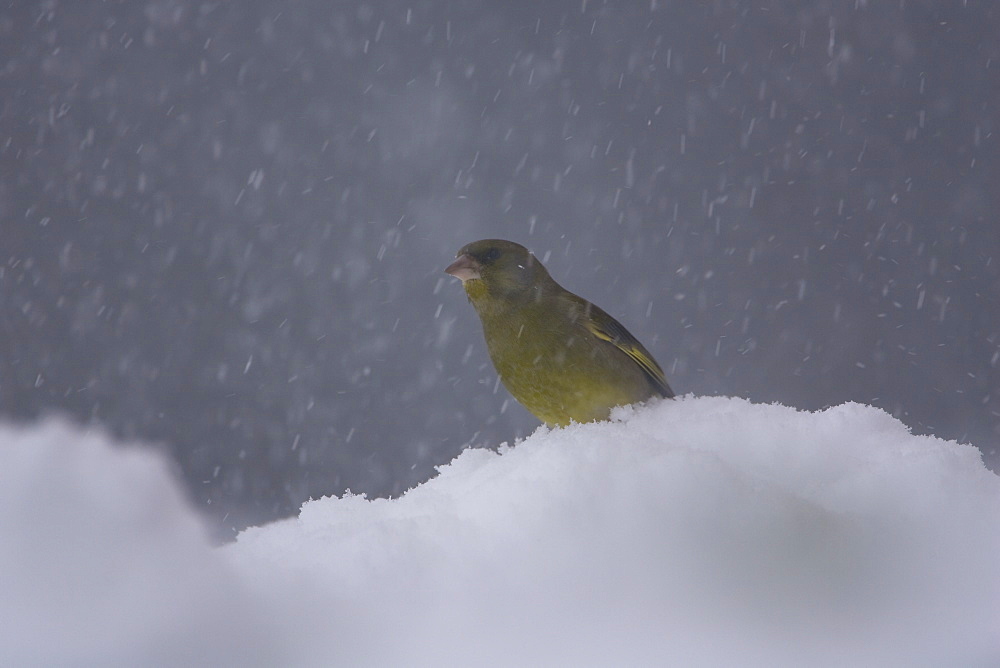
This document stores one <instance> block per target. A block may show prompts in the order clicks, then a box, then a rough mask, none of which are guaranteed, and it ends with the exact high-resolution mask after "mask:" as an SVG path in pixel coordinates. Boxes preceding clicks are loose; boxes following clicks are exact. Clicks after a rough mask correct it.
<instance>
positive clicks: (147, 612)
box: [0, 421, 285, 666]
mask: <svg viewBox="0 0 1000 668" xmlns="http://www.w3.org/2000/svg"><path fill="white" fill-rule="evenodd" d="M0 573H2V574H3V576H2V583H3V584H2V585H0V665H3V666H83V665H88V666H89V665H93V666H160V665H177V666H181V665H186V666H196V665H216V666H224V665H279V664H280V661H279V660H278V659H279V657H280V656H282V655H283V654H284V653H285V652H284V650H282V649H280V648H279V647H278V644H277V643H276V642H275V638H274V637H273V635H272V634H269V633H266V632H265V631H266V628H267V627H266V626H265V621H266V619H265V617H264V614H263V612H264V611H263V607H262V606H260V605H259V604H256V603H255V601H254V598H253V597H252V596H251V594H250V593H248V592H247V591H246V589H245V587H243V584H242V583H241V582H240V581H239V579H238V577H237V576H236V574H234V573H233V572H232V568H231V567H230V566H229V565H228V564H227V563H226V562H225V559H223V558H222V556H221V555H220V554H218V552H217V550H214V549H213V548H212V547H211V546H210V545H209V543H208V540H207V538H206V533H205V531H204V528H203V526H202V524H201V521H200V518H199V517H198V516H197V514H196V513H195V512H194V511H193V510H192V509H191V508H190V507H189V506H188V504H187V503H186V502H185V500H184V499H183V497H182V494H181V492H180V487H179V485H178V484H177V483H176V482H175V480H174V479H173V477H172V476H171V475H170V471H169V468H168V466H167V462H166V461H165V460H164V459H163V458H162V457H160V456H159V455H158V454H157V453H155V452H153V451H152V450H148V449H140V448H127V449H123V448H118V447H112V446H111V445H110V444H109V439H108V438H107V437H106V436H105V435H103V434H101V433H99V432H91V431H84V430H82V429H81V428H79V427H74V426H71V425H69V424H68V423H64V422H61V421H48V422H45V423H42V424H39V425H37V426H34V427H30V428H18V427H10V426H0Z"/></svg>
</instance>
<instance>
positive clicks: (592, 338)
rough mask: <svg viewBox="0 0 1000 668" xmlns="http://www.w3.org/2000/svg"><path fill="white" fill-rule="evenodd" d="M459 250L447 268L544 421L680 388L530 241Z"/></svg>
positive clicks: (498, 363)
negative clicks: (546, 263) (558, 276)
mask: <svg viewBox="0 0 1000 668" xmlns="http://www.w3.org/2000/svg"><path fill="white" fill-rule="evenodd" d="M456 257H457V259H456V260H455V261H454V262H453V263H452V264H451V265H450V266H449V267H448V268H447V269H445V272H447V273H448V274H451V275H452V276H454V277H456V278H459V279H461V281H462V285H463V287H464V288H465V293H466V294H467V295H468V297H469V301H470V302H471V303H472V305H473V306H474V307H475V309H476V312H477V313H478V314H479V319H480V320H481V321H482V324H483V334H484V335H485V337H486V347H487V348H488V349H489V353H490V359H492V360H493V366H495V367H496V370H497V373H498V374H500V380H501V381H502V382H503V384H504V387H506V388H507V390H509V391H510V393H511V394H512V395H513V396H514V398H515V399H517V400H518V401H519V402H520V403H521V404H522V405H523V406H524V407H525V408H527V409H528V410H529V411H531V412H532V413H533V414H534V415H535V417H537V418H538V419H540V420H541V421H542V422H545V423H546V424H547V425H549V426H565V425H567V424H569V423H570V422H571V421H573V422H591V421H593V420H604V419H607V418H608V416H609V414H610V413H611V409H612V408H614V407H615V406H621V405H625V404H632V403H636V402H639V401H645V400H647V399H650V398H652V397H665V398H671V397H673V396H674V393H673V391H672V390H671V389H670V386H669V385H667V381H666V378H665V377H664V375H663V370H662V369H661V368H660V365H659V364H657V363H656V360H654V359H653V356H652V355H650V354H649V351H647V350H646V349H645V348H644V347H643V345H642V344H641V343H639V341H638V340H636V338H635V337H634V336H632V335H631V334H630V333H629V331H628V330H627V329H625V327H624V326H622V324H621V323H619V322H618V321H617V320H615V319H614V318H612V317H611V316H610V315H608V314H607V313H605V312H604V311H603V310H601V309H600V308H598V307H597V306H595V305H594V304H591V303H590V302H588V301H587V300H585V299H583V298H581V297H578V296H576V295H574V294H573V293H572V292H569V291H568V290H566V289H565V288H563V287H562V286H561V285H559V284H558V283H556V282H555V280H554V279H553V278H552V277H551V276H550V275H549V272H548V271H546V269H545V267H543V266H542V263H541V262H539V261H538V260H537V259H536V258H535V256H534V255H532V254H531V252H529V251H528V249H527V248H525V247H524V246H522V245H520V244H516V243H514V242H512V241H504V240H502V239H484V240H482V241H474V242H472V243H471V244H468V245H466V246H464V247H463V248H462V249H461V250H459V251H458V253H457V256H456Z"/></svg>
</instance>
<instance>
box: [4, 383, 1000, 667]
mask: <svg viewBox="0 0 1000 668" xmlns="http://www.w3.org/2000/svg"><path fill="white" fill-rule="evenodd" d="M0 460H2V461H0V536H2V538H0V540H2V543H0V573H3V574H4V579H3V582H4V584H3V585H2V587H3V589H2V595H0V620H2V623H0V664H2V665H33V664H67V663H73V664H76V665H81V664H85V665H96V664H104V665H110V664H114V663H117V664H123V663H128V664H143V665H162V664H178V665H254V664H256V665H283V666H296V665H302V666H313V665H316V666H321V665H322V666H333V665H350V666H355V665H407V666H414V665H512V666H514V665H574V666H579V665H616V666H621V665H683V666H718V665H727V666H804V665H808V666H848V665H850V666H853V665H871V666H942V665H955V666H958V665H961V666H994V665H1000V478H998V477H997V476H996V475H994V474H992V473H991V472H989V471H988V470H987V469H986V468H985V467H984V466H983V464H982V461H981V458H980V456H979V452H978V450H976V449H975V448H973V447H972V446H969V445H960V444H957V443H954V442H947V441H942V440H939V439H936V438H933V437H926V436H913V435H911V434H910V433H909V432H908V430H907V429H906V427H905V426H904V425H903V424H902V423H900V422H898V421H897V420H895V419H893V418H892V417H890V416H889V415H887V414H886V413H884V412H882V411H880V410H877V409H874V408H870V407H867V406H862V405H858V404H845V405H843V406H838V407H835V408H832V409H829V410H826V411H822V412H818V413H808V412H798V411H795V410H794V409H791V408H787V407H784V406H779V405H755V404H751V403H749V402H747V401H744V400H742V399H729V398H714V397H702V398H684V399H679V400H674V401H665V402H662V403H659V404H657V405H653V406H649V407H646V408H640V409H635V410H633V409H620V410H618V411H617V412H616V414H615V415H614V419H613V420H612V421H611V422H605V423H598V424H589V425H574V426H571V427H569V428H566V429H559V430H551V431H550V430H547V429H544V428H541V429H539V430H538V431H537V432H536V433H535V434H533V435H532V436H530V437H529V438H527V439H525V440H524V441H522V442H520V443H518V444H516V445H515V446H514V447H510V448H508V447H501V449H500V452H499V453H495V452H491V451H488V450H482V449H470V450H466V451H465V452H464V453H463V454H462V455H461V456H459V457H458V458H457V459H455V460H454V461H453V462H452V463H451V464H449V465H447V466H445V467H442V469H441V473H440V475H439V476H438V477H436V478H434V479H433V480H430V481H428V482H426V483H424V484H422V485H420V486H418V487H417V488H415V489H413V490H411V491H410V492H408V493H407V494H405V495H404V496H403V497H401V498H398V499H392V500H385V499H376V500H372V501H368V500H365V499H364V498H363V497H360V496H350V495H349V496H346V497H345V498H342V499H338V498H323V499H319V500H314V501H310V502H308V503H306V504H304V505H303V507H302V510H301V512H300V514H299V516H298V517H297V518H294V519H289V520H285V521H283V522H278V523H275V524H272V525H268V526H264V527H259V528H253V529H249V530H247V531H245V532H243V533H242V534H240V536H239V538H238V541H237V542H236V543H235V544H233V545H229V546H226V547H224V548H220V549H213V548H210V547H209V546H208V543H207V540H206V539H205V538H204V532H203V531H202V528H201V526H200V522H199V519H198V517H197V515H196V514H195V512H194V511H193V510H191V509H190V507H189V506H188V505H187V504H186V503H185V502H183V500H182V499H181V495H180V493H179V492H178V491H177V489H178V487H177V485H176V483H175V482H174V481H173V479H172V476H171V475H170V473H169V470H168V467H167V466H166V465H165V464H164V462H163V461H162V460H161V459H160V458H159V457H158V456H155V455H154V454H152V453H151V452H149V451H146V450H139V449H135V448H131V449H121V448H118V447H112V446H111V445H109V444H108V442H107V439H106V438H104V437H102V436H100V435H95V434H87V433H83V432H80V431H79V430H74V429H72V428H70V427H68V426H66V425H62V424H58V423H57V424H52V423H46V424H42V425H39V426H37V427H33V428H26V429H13V428H4V429H0ZM191 657H197V658H196V659H195V660H192V658H191ZM220 657H224V660H222V659H220Z"/></svg>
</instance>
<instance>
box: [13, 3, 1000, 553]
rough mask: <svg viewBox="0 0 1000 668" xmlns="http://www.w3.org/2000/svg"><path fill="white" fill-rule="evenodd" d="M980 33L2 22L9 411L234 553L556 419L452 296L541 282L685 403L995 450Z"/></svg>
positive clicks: (804, 17) (794, 27)
mask: <svg viewBox="0 0 1000 668" xmlns="http://www.w3.org/2000/svg"><path fill="white" fill-rule="evenodd" d="M998 15H1000V10H998V9H997V7H996V6H995V5H994V3H992V2H974V1H972V2H962V3H959V2H954V3H938V2H930V1H927V2H919V1H913V0H909V1H907V2H892V3H890V2H864V1H861V0H843V1H838V0H830V1H826V2H819V1H816V2H803V1H800V2H778V1H763V2H761V1H758V2H752V3H751V2H739V1H732V2H710V3H691V2H668V1H666V0H653V1H652V2H641V3H640V2H615V3H612V2H601V1H598V0H589V1H584V2H580V1H576V2H567V3H563V2H546V3H538V2H527V1H526V2H499V1H498V2H476V1H467V2H412V3H406V2H401V3H364V2H350V1H348V2H338V3H329V2H325V1H321V0H315V1H308V2H295V3H286V2H262V1H248V2H181V1H170V0H159V1H150V2H103V3H76V2H55V1H48V2H11V3H7V4H6V5H5V6H4V7H3V8H2V9H0V90H2V96H0V250H2V256H0V307H2V311H0V413H2V415H3V416H5V417H6V418H8V419H20V420H23V419H31V418H34V417H36V416H38V415H40V414H45V413H49V412H60V413H63V414H67V415H69V416H71V417H73V418H74V419H75V420H77V421H79V422H83V423H90V422H93V423H96V424H100V425H103V426H105V427H107V428H109V429H110V430H111V431H113V432H114V433H115V434H118V435H120V436H122V437H125V438H130V439H132V438H136V439H142V440H147V441H152V442H157V443H160V444H162V446H163V447H165V448H167V449H168V450H169V451H170V452H171V453H172V454H173V456H174V458H175V460H176V461H177V462H178V465H179V468H180V471H181V472H182V474H183V476H184V478H185V479H186V481H187V482H188V485H189V489H190V490H191V495H192V499H193V500H194V502H195V504H196V505H198V506H199V507H202V508H204V509H205V510H206V512H207V513H208V514H209V515H210V516H211V517H212V518H213V520H214V521H215V523H216V525H217V526H218V527H219V535H220V536H228V535H231V531H232V529H233V528H238V527H242V526H245V525H246V524H248V523H260V522H262V521H265V520H267V519H272V518H276V517H280V516H285V515H289V514H291V513H293V512H294V510H295V509H296V508H297V506H298V504H299V503H300V502H301V501H303V500H304V499H306V498H308V497H309V496H314V497H315V496H320V495H325V494H334V493H337V494H339V493H341V492H343V491H344V490H345V489H346V488H350V489H352V490H353V491H355V492H367V493H369V495H387V494H393V495H396V494H399V493H401V492H403V491H404V490H405V489H407V488H408V487H410V486H412V485H414V484H416V483H419V482H420V481H423V480H426V479H427V478H428V477H430V476H431V475H433V467H434V466H435V465H439V464H442V463H444V462H447V461H448V460H449V459H451V458H452V457H453V456H454V455H456V454H457V453H458V452H459V451H461V450H462V449H463V448H464V447H466V446H467V445H468V444H470V443H472V444H474V445H485V446H493V445H496V444H497V443H499V442H500V441H502V440H510V439H512V438H514V437H516V436H519V435H524V434H526V433H529V432H530V431H531V430H532V429H533V428H534V426H535V425H536V421H535V420H534V418H532V417H531V416H530V415H529V414H527V413H526V412H525V411H524V410H523V409H522V408H520V407H519V406H518V405H516V404H515V403H514V402H513V400H512V399H510V398H509V396H508V395H507V394H506V393H505V392H504V390H503V389H502V387H501V388H500V389H499V390H497V391H496V392H494V387H495V385H496V383H495V380H496V377H495V374H494V372H493V370H492V367H491V366H490V364H489V361H488V358H487V356H486V351H485V346H484V344H483V342H482V340H481V334H480V331H479V323H478V320H477V319H476V317H475V314H474V312H473V311H472V308H471V307H470V306H469V305H468V304H467V303H466V301H465V297H464V294H463V293H462V290H461V288H460V286H459V285H458V283H457V281H454V280H452V279H449V278H448V277H447V276H445V275H444V274H442V273H441V270H442V269H443V268H444V267H445V266H446V265H447V264H448V263H449V262H450V260H451V258H452V257H453V255H454V253H455V251H456V250H457V249H458V248H459V247H460V246H462V245H463V244H465V243H467V242H468V241H472V240H474V239H478V238H483V237H505V238H509V239H513V240H515V241H519V242H521V243H524V244H526V245H528V246H529V247H530V248H532V249H533V250H534V251H535V252H536V254H537V255H538V256H539V257H540V258H541V259H543V261H545V262H546V264H547V266H548V267H549V269H550V271H551V272H552V273H553V275H554V276H555V277H556V278H557V280H559V281H560V282H562V283H563V284H564V285H565V286H566V287H567V288H569V289H571V290H573V291H574V292H577V293H578V294H581V295H582V296H584V297H587V298H589V299H591V300H593V301H595V302H596V303H597V304H599V305H601V306H602V307H604V308H605V309H606V310H608V311H609V312H610V313H611V314H612V315H614V316H615V317H617V318H619V319H620V320H621V321H622V322H623V323H624V324H625V325H626V326H627V327H628V328H629V329H630V330H631V331H632V332H633V333H634V334H636V335H637V336H638V337H639V338H640V339H641V340H642V341H643V342H644V343H645V344H646V346H647V347H648V348H650V350H651V351H652V352H653V353H654V355H656V357H657V358H658V359H659V361H660V363H661V365H662V366H663V367H664V368H665V369H666V370H667V374H668V378H669V380H670V383H671V385H672V386H673V387H674V389H675V390H677V391H678V392H680V393H687V392H694V393H696V394H726V395H739V396H745V397H749V398H751V399H753V400H756V401H780V402H783V403H786V404H789V405H793V406H796V407H800V408H808V409H815V408H820V407H823V406H829V405H833V404H837V403H840V402H844V401H860V402H865V403H872V404H874V405H877V406H880V407H882V408H884V409H886V410H887V411H890V412H891V413H893V414H894V415H896V416H898V417H899V418H900V419H902V420H903V421H904V422H905V423H906V424H908V425H910V426H911V427H912V428H913V429H914V430H915V431H918V432H924V433H934V434H936V435H938V436H942V437H946V438H957V439H961V440H965V441H971V442H973V443H975V444H977V445H978V446H980V448H981V449H982V450H983V451H984V454H985V455H986V457H987V460H988V461H990V462H992V464H993V465H994V466H995V465H996V463H997V461H998V460H997V452H996V448H997V443H998V441H1000V271H998V266H1000V228H998V220H997V215H996V213H995V212H996V211H997V205H998V202H997V197H998V195H997V191H998V183H1000V168H998V150H997V146H998V139H997V133H998V130H1000V128H998V127H997V119H998V115H997V107H998V103H1000V21H998Z"/></svg>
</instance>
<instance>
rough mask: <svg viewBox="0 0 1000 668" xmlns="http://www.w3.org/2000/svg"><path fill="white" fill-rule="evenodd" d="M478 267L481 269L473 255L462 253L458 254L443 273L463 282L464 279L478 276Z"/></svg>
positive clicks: (467, 279)
mask: <svg viewBox="0 0 1000 668" xmlns="http://www.w3.org/2000/svg"><path fill="white" fill-rule="evenodd" d="M480 269H482V265H480V264H479V263H478V262H476V259H475V258H474V257H472V256H471V255H469V254H467V253H462V254H461V255H459V256H458V259H456V260H455V261H454V262H452V263H451V264H449V265H448V268H447V269H445V270H444V273H446V274H451V275H452V276H454V277H455V278H458V279H461V281H462V282H463V283H465V282H466V281H469V280H472V279H474V278H479V277H480V274H479V270H480Z"/></svg>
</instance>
